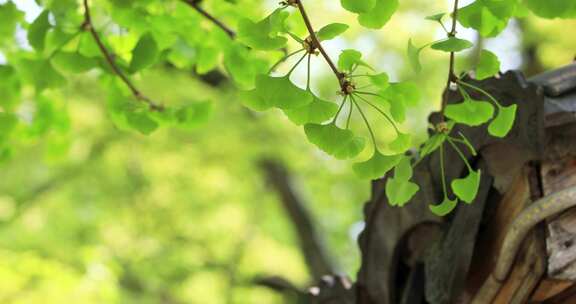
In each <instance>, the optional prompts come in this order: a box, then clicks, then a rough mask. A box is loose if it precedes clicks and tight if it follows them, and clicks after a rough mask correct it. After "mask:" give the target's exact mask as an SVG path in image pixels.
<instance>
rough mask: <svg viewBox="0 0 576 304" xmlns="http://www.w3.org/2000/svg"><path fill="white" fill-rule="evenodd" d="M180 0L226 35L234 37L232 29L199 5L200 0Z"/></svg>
mask: <svg viewBox="0 0 576 304" xmlns="http://www.w3.org/2000/svg"><path fill="white" fill-rule="evenodd" d="M182 1H184V3H186V4H188V5H189V6H190V7H192V8H193V9H194V10H196V11H197V12H198V13H199V14H200V15H202V16H204V17H205V18H206V19H208V20H210V22H212V23H214V25H216V26H217V27H219V28H221V29H222V30H223V31H224V32H226V34H227V35H228V37H230V38H231V39H234V37H236V33H235V32H234V31H233V30H232V29H230V28H229V27H228V26H227V25H226V24H224V22H222V21H220V20H218V18H216V17H214V16H212V14H210V13H208V12H207V11H206V10H204V9H203V8H202V7H201V6H200V2H202V0H182Z"/></svg>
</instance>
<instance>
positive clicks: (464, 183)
mask: <svg viewBox="0 0 576 304" xmlns="http://www.w3.org/2000/svg"><path fill="white" fill-rule="evenodd" d="M481 174H482V171H481V170H478V172H476V171H470V173H469V174H468V176H466V177H464V178H458V179H455V180H453V181H452V183H451V187H452V191H453V192H454V194H456V196H457V197H458V198H459V199H461V200H462V201H464V202H466V203H468V204H470V203H472V201H474V199H475V198H476V195H477V194H478V188H479V187H480V176H481Z"/></svg>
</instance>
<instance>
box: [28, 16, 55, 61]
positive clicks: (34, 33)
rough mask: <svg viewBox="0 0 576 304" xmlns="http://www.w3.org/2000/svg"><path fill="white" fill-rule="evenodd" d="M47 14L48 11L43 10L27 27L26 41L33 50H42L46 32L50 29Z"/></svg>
mask: <svg viewBox="0 0 576 304" xmlns="http://www.w3.org/2000/svg"><path fill="white" fill-rule="evenodd" d="M49 15H50V12H49V11H47V10H45V11H43V12H42V13H41V14H40V15H39V16H38V17H36V19H35V20H34V22H32V24H30V27H29V28H28V42H29V43H30V45H31V46H32V47H33V48H34V49H35V50H37V51H40V52H41V51H42V50H44V42H45V40H46V34H47V33H48V30H49V29H50V21H49V20H48V17H49Z"/></svg>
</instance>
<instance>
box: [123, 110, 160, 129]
mask: <svg viewBox="0 0 576 304" xmlns="http://www.w3.org/2000/svg"><path fill="white" fill-rule="evenodd" d="M125 115H126V122H127V123H128V125H129V126H130V127H131V128H133V129H134V130H136V131H138V132H140V133H142V134H144V135H150V134H152V132H154V131H156V129H158V123H157V122H156V121H154V120H153V119H152V118H150V117H149V116H148V114H147V113H145V112H132V111H127V112H126V113H125Z"/></svg>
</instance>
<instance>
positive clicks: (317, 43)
mask: <svg viewBox="0 0 576 304" xmlns="http://www.w3.org/2000/svg"><path fill="white" fill-rule="evenodd" d="M294 2H295V3H296V5H297V6H298V10H299V11H300V14H301V15H302V19H304V24H305V25H306V29H308V34H309V35H310V39H312V42H313V43H314V47H315V48H317V49H318V50H319V51H320V54H322V57H324V59H325V60H326V62H327V63H328V65H329V66H330V69H332V72H334V75H336V78H338V83H339V84H340V88H341V89H342V92H343V93H347V92H348V89H347V88H346V86H347V81H346V77H345V74H344V73H342V72H340V71H338V68H337V67H336V65H335V64H334V62H333V61H332V59H330V56H328V53H326V50H324V48H323V47H322V44H320V40H319V39H318V37H317V36H316V32H315V31H314V28H313V27H312V23H311V22H310V18H308V14H306V10H305V9H304V5H302V1H301V0H294Z"/></svg>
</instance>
